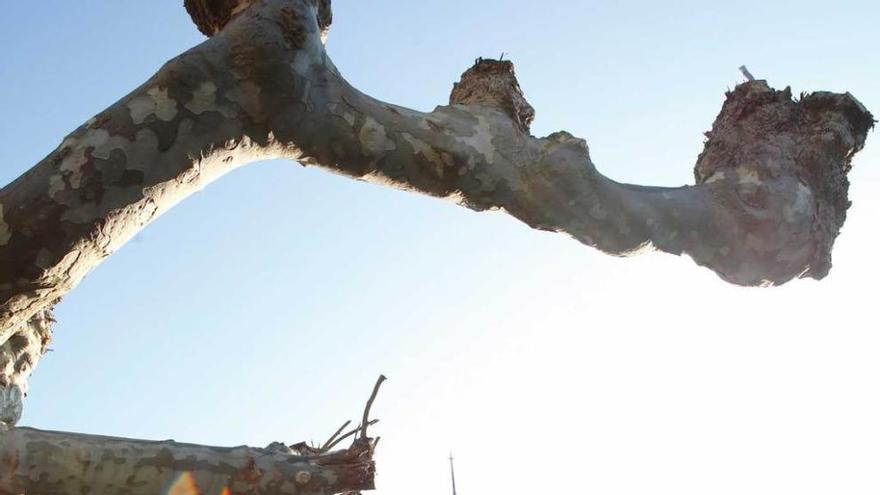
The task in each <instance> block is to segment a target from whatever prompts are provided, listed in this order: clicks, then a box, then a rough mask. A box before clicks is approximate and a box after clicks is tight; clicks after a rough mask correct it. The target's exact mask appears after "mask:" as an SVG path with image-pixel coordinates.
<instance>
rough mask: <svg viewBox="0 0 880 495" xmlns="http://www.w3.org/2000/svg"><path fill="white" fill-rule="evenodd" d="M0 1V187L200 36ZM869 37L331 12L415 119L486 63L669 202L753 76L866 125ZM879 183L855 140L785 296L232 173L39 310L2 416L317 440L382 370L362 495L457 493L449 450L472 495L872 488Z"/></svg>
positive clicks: (766, 13)
mask: <svg viewBox="0 0 880 495" xmlns="http://www.w3.org/2000/svg"><path fill="white" fill-rule="evenodd" d="M6 3H7V5H4V6H3V9H2V14H0V44H2V46H4V47H5V50H4V57H3V61H2V62H0V108H2V111H3V117H4V118H3V119H0V141H2V142H3V146H2V147H0V184H6V183H8V182H9V181H11V180H12V179H14V178H15V177H17V176H19V175H20V174H21V173H23V172H24V171H26V170H27V169H28V168H30V167H31V166H33V164H35V163H36V162H37V161H39V160H40V159H41V158H42V157H43V156H45V155H46V154H47V153H49V152H50V151H52V150H53V149H54V148H55V147H56V146H57V145H58V144H59V143H60V142H61V140H62V138H63V137H64V136H65V135H66V134H67V133H68V132H70V131H71V130H73V129H74V128H76V127H77V126H78V125H80V124H81V123H82V122H84V121H86V120H87V119H89V118H90V117H91V116H93V115H94V114H96V113H98V112H99V111H100V110H101V109H103V108H105V107H106V106H108V105H110V104H112V103H113V102H114V101H116V100H117V99H119V98H120V97H122V96H123V95H125V94H126V93H128V92H129V91H130V90H132V89H133V88H135V87H136V86H138V85H139V84H140V83H142V82H143V81H144V80H146V79H147V78H148V77H149V76H151V75H152V74H153V73H154V72H155V71H156V70H157V69H158V68H159V67H160V66H161V65H162V64H163V63H164V62H165V61H166V60H168V59H170V58H171V57H173V56H175V55H176V54H178V53H180V52H181V51H183V50H185V49H187V48H189V47H191V46H193V45H195V44H197V43H199V42H201V40H202V39H203V38H202V36H201V35H200V34H199V33H198V31H197V30H196V29H195V27H194V26H193V25H192V24H191V22H190V20H189V18H188V17H187V16H186V14H185V11H184V9H183V8H182V6H181V2H179V1H177V0H155V1H150V2H135V1H133V0H125V1H118V0H113V1H111V0H103V1H101V0H94V1H90V2H71V1H65V0H44V1H41V2H6ZM548 4H549V5H548ZM878 21H880V4H878V3H877V2H875V1H868V0H865V1H855V0H841V1H838V2H833V3H832V2H818V1H803V0H802V1H790V2H789V1H742V2H716V1H707V0H704V1H699V2H698V1H666V2H652V1H621V2H586V1H575V0H558V1H555V2H534V1H525V0H508V1H501V0H482V1H480V2H472V1H465V0H422V1H418V2H401V1H392V0H371V1H369V2H360V1H358V2H356V1H353V0H336V1H335V2H334V26H333V30H332V31H331V35H330V39H329V42H328V51H329V53H330V56H331V57H332V58H333V60H334V62H335V63H336V65H337V66H338V67H339V68H340V70H341V71H342V73H343V74H344V75H345V76H346V77H347V78H348V80H349V81H350V82H351V83H352V84H354V85H355V86H356V87H358V88H359V89H361V90H362V91H364V92H366V93H368V94H370V95H372V96H374V97H377V98H380V99H384V100H386V101H390V102H393V103H396V104H400V105H404V106H408V107H411V108H415V109H419V110H430V109H432V108H434V107H435V106H436V105H441V104H444V103H445V102H446V101H447V99H448V94H449V90H450V89H451V87H452V83H453V82H454V81H456V80H458V77H459V76H460V74H461V73H462V72H463V71H464V70H465V69H467V68H468V67H469V66H470V65H471V64H472V63H473V60H474V59H475V58H477V57H480V56H482V57H497V56H498V55H500V54H501V53H502V52H503V53H504V54H505V58H506V59H511V60H513V61H514V63H515V64H516V70H517V75H518V77H519V81H520V84H521V86H522V87H523V90H524V91H525V95H526V98H527V99H528V100H529V102H530V103H531V104H532V106H534V107H535V109H536V112H537V118H536V120H535V122H534V124H533V126H532V132H533V133H534V134H535V135H538V136H541V135H546V134H549V133H551V132H554V131H557V130H560V129H564V130H567V131H569V132H571V133H573V134H574V135H576V136H579V137H583V138H585V139H587V141H588V143H589V145H590V149H591V155H592V158H593V160H594V162H595V163H596V165H597V166H598V168H599V169H600V170H601V171H602V172H603V173H605V174H606V175H608V176H610V177H611V178H613V179H615V180H618V181H624V182H631V183H640V184H651V185H666V186H677V185H682V184H687V183H692V180H693V179H692V177H693V175H692V167H693V163H694V162H695V160H696V156H697V154H698V153H699V152H700V150H701V147H702V142H703V136H702V132H704V131H706V130H708V129H709V128H710V126H711V123H712V121H713V120H714V118H715V116H716V115H717V113H718V111H719V110H720V108H721V103H722V101H723V97H724V92H725V91H726V90H728V89H730V88H732V87H733V86H735V85H736V84H737V83H739V82H741V81H742V76H741V75H740V74H739V71H738V70H737V68H738V67H739V66H740V65H742V64H745V65H747V66H748V68H749V70H750V71H751V72H752V73H753V74H754V75H755V76H756V77H758V78H764V79H768V81H769V83H770V84H771V85H772V86H775V87H777V88H779V89H782V88H783V87H785V86H787V85H790V86H791V87H792V90H793V92H794V93H795V94H798V93H799V92H801V91H814V90H830V91H836V92H844V91H850V92H851V93H852V94H853V95H855V96H856V97H857V98H858V99H859V100H860V101H861V102H862V103H863V104H864V105H865V106H866V107H867V108H868V109H870V110H873V111H874V113H875V115H876V114H880V86H878V84H877V81H878V80H880V58H878V55H877V54H878V52H880V50H878V49H880V46H878V45H880V44H878V38H877V36H876V32H877V23H878ZM878 165H880V141H878V136H877V134H876V132H875V133H873V134H872V135H870V136H869V138H868V143H867V146H866V148H865V150H864V151H862V152H861V153H860V154H859V155H857V157H856V159H855V160H854V168H853V171H852V172H851V174H850V179H851V181H852V187H851V189H850V198H851V200H852V201H853V206H852V208H851V209H850V211H849V217H848V220H847V223H846V225H845V226H844V228H843V231H842V233H841V235H840V237H839V238H838V241H837V244H836V246H835V251H834V268H833V269H832V271H831V273H830V275H829V276H828V277H827V278H826V279H825V280H822V281H820V282H816V281H813V280H800V281H794V282H791V283H790V284H788V285H785V286H783V287H779V288H773V289H745V288H740V287H734V286H731V285H727V284H725V283H724V282H722V281H721V280H720V279H719V278H717V277H716V276H715V275H714V274H712V273H711V272H709V271H707V270H705V269H702V268H698V267H697V266H696V265H694V263H693V262H692V261H691V260H690V259H688V258H677V257H673V256H670V255H662V254H648V255H642V256H639V257H636V258H629V259H620V258H612V257H609V256H606V255H603V254H601V253H599V252H598V251H595V250H592V249H590V248H587V247H584V246H581V245H579V244H578V243H577V242H575V241H573V240H571V239H568V238H566V237H565V236H563V235H557V234H550V233H546V232H538V231H534V230H530V229H528V228H527V227H526V226H525V225H523V224H521V223H519V222H518V221H516V220H515V219H513V218H511V217H509V216H506V215H504V214H502V213H497V212H494V213H492V212H490V213H475V212H471V211H469V210H466V209H464V208H461V207H458V206H456V205H454V204H452V203H447V202H443V201H440V200H437V199H433V198H428V197H423V196H419V195H416V194H413V193H407V192H401V191H396V190H392V189H388V188H383V187H381V186H376V185H370V184H365V183H361V182H357V181H353V180H350V179H347V178H343V177H339V176H335V175H332V174H328V173H326V172H322V171H319V170H315V169H306V168H303V167H300V166H298V165H297V164H296V163H293V162H283V161H271V162H262V163H258V164H253V165H250V166H248V167H243V168H241V169H238V170H235V171H234V172H232V173H230V174H228V175H227V176H225V177H223V178H222V179H220V180H219V181H217V182H216V183H214V184H212V185H210V186H208V187H207V188H206V189H205V190H204V191H202V192H200V193H198V194H196V195H194V196H192V197H190V198H189V199H187V200H186V201H184V202H183V203H181V204H180V205H178V206H177V207H175V208H174V209H173V210H171V211H170V212H169V213H167V214H166V215H164V216H163V217H161V218H159V219H158V220H157V221H155V222H154V223H153V224H152V225H150V226H149V227H148V228H147V229H145V230H144V231H143V232H142V233H141V234H140V235H138V236H137V237H136V238H134V239H133V240H132V241H131V242H130V243H129V244H127V245H126V246H124V247H123V248H122V249H121V250H120V251H119V252H117V253H116V254H115V255H114V256H112V257H111V258H109V259H108V260H106V261H105V262H104V263H103V264H102V265H101V266H99V267H98V268H97V269H96V270H95V271H94V272H92V273H91V274H90V275H89V276H88V277H87V278H86V279H85V280H84V281H83V282H82V283H81V284H80V286H79V287H77V288H76V289H75V290H74V291H72V292H71V293H70V294H69V295H68V296H67V297H66V298H65V299H64V300H63V301H62V302H61V304H59V305H58V307H57V311H56V316H57V319H58V323H57V325H56V327H55V332H56V334H55V341H54V343H53V345H52V349H53V352H51V353H49V354H47V355H46V356H45V357H44V358H43V360H42V361H41V363H40V364H39V366H38V368H37V370H36V373H35V375H34V376H33V378H32V380H31V393H30V396H29V398H28V401H27V403H26V408H25V415H24V418H23V420H22V424H23V425H28V426H34V427H38V428H42V429H50V430H66V431H78V432H86V433H95V434H106V435H117V436H128V437H135V438H146V439H168V438H174V439H176V440H179V441H185V442H197V443H205V444H210V445H239V444H249V445H255V446H263V445H266V444H268V443H269V442H271V441H276V440H277V441H284V442H287V443H294V442H298V441H301V440H315V441H320V440H323V439H324V438H326V437H327V436H329V435H330V434H331V433H332V432H333V431H334V430H335V429H336V428H337V427H338V426H339V425H340V424H342V422H343V421H345V420H347V419H352V420H355V421H357V418H359V416H360V414H361V411H362V408H363V405H364V402H365V401H366V399H367V397H368V395H369V393H370V390H371V387H372V386H373V383H374V382H375V380H376V378H377V377H378V375H379V374H380V373H384V374H385V375H387V376H388V377H389V381H388V382H387V383H386V384H385V385H383V389H382V391H381V393H380V395H379V398H378V399H377V401H376V403H375V405H374V408H373V412H374V415H375V416H376V417H378V418H380V419H381V422H380V423H379V424H378V425H377V426H376V427H374V429H373V432H374V433H375V434H378V435H381V437H382V442H381V444H380V446H379V449H378V451H377V454H376V461H377V467H378V475H377V483H378V490H377V492H376V493H378V494H381V495H404V494H409V493H419V494H420V495H441V494H449V493H451V487H450V482H449V472H448V461H447V457H448V455H449V452H450V451H453V452H454V454H455V457H456V480H457V484H458V492H459V493H460V494H461V495H476V494H490V493H509V494H527V493H528V494H532V493H560V492H566V493H590V494H602V495H605V494H607V495H623V494H644V493H675V494H676V495H691V494H692V495H697V494H700V495H704V494H706V493H712V494H742V493H750V494H753V495H758V494H768V495H769V494H773V495H781V494H798V495H805V494H827V493H847V494H850V495H858V494H876V493H878V492H880V470H878V467H877V466H880V421H878V420H877V418H880V394H878V386H880V359H878V355H880V324H878V322H877V311H876V307H877V298H876V294H877V288H876V281H877V280H878V279H880V268H878V263H877V262H876V246H877V245H878V244H880V234H878V232H877V228H876V225H877V219H878V218H880V194H878V193H880V167H878Z"/></svg>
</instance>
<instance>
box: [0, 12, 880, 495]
mask: <svg viewBox="0 0 880 495" xmlns="http://www.w3.org/2000/svg"><path fill="white" fill-rule="evenodd" d="M185 4H186V8H187V10H188V12H189V13H190V15H191V16H192V18H193V21H194V22H195V23H196V25H197V27H198V28H199V29H200V30H201V31H202V32H203V33H205V34H206V35H208V36H209V39H208V40H207V41H205V42H204V43H202V44H200V45H198V46H197V47H195V48H193V49H191V50H188V51H186V52H184V53H183V54H182V55H180V56H178V57H176V58H175V59H173V60H171V61H169V62H168V63H167V64H165V65H164V66H163V67H162V68H161V69H160V70H159V72H158V73H157V74H156V75H155V76H153V77H152V78H150V79H149V80H148V81H147V82H146V83H144V84H143V85H142V86H141V87H139V88H137V89H135V90H134V91H133V92H132V93H130V94H129V95H127V96H125V97H124V98H122V99H121V100H119V101H118V102H117V103H115V104H113V105H112V106H110V107H109V108H107V109H106V110H104V111H102V112H100V113H99V114H98V115H96V116H95V117H93V118H92V119H90V120H89V121H88V122H86V123H84V124H83V125H82V126H80V127H79V128H78V129H76V130H75V131H73V132H72V133H71V134H70V135H69V136H67V137H66V138H65V139H64V140H63V141H62V142H61V144H60V145H59V146H58V147H57V148H56V149H55V150H54V151H52V152H51V153H50V154H49V155H48V156H47V157H46V158H45V159H43V160H42V161H41V162H39V163H38V164H36V165H35V166H34V167H33V168H32V169H30V170H29V171H28V172H26V173H25V174H24V175H22V176H21V177H19V178H18V179H16V180H15V181H13V182H12V183H10V184H9V185H7V186H5V187H3V188H2V189H0V346H2V349H0V421H2V423H0V428H2V427H3V426H4V425H5V427H7V428H9V427H12V426H14V425H15V423H16V422H17V420H18V418H19V415H20V411H21V399H22V397H23V396H24V393H25V392H26V380H27V377H28V375H29V374H30V372H31V370H32V369H33V367H34V365H35V364H36V362H37V360H38V359H39V357H40V355H42V353H43V352H44V351H45V348H46V345H47V343H48V341H49V339H50V338H51V328H50V326H51V321H52V319H51V313H50V309H51V307H52V305H53V304H55V302H56V301H57V300H58V299H59V298H61V297H62V296H63V295H64V294H65V293H66V292H67V291H69V290H71V289H72V288H73V287H74V286H76V284H77V283H78V282H79V281H80V280H82V278H83V277H84V276H85V275H86V274H87V273H88V272H89V271H90V270H91V269H93V268H94V267H95V266H97V264H98V263H100V262H101V261H102V260H103V259H104V258H106V257H107V256H109V255H110V254H112V253H113V252H114V251H115V250H116V249H118V248H119V247H120V246H121V245H122V244H124V243H125V242H126V241H127V240H128V239H130V238H131V237H132V236H133V235H135V234H136V233H137V232H138V231H139V230H141V229H142V228H143V227H144V226H146V225H147V224H148V223H149V222H150V221H152V220H153V219H155V218H156V217H158V216H159V215H161V214H162V213H163V212H165V211H167V210H168V209H169V208H171V207H172V206H173V205H174V204H176V203H177V202H178V201H180V200H182V199H184V198H186V197H187V196H188V195H190V194H192V193H193V192H195V191H197V190H199V189H201V188H202V187H204V186H205V185H206V184H208V183H209V182H211V181H212V180H214V179H216V178H218V177H220V176H222V175H223V174H225V173H227V172H229V171H230V170H232V169H234V168H235V167H237V166H240V165H244V164H246V163H250V162H253V161H256V160H260V159H267V158H289V159H291V160H295V161H298V162H299V163H301V164H303V165H309V166H317V167H321V168H324V169H327V170H329V171H332V172H335V173H339V174H342V175H346V176H349V177H352V178H355V179H358V180H365V181H370V182H374V183H379V184H385V185H388V186H391V187H396V188H399V189H404V190H409V191H416V192H420V193H423V194H427V195H431V196H435V197H439V198H446V199H448V200H452V201H455V202H457V203H459V204H461V205H463V206H465V207H467V208H471V209H473V210H490V209H501V210H504V211H506V212H508V213H509V214H511V215H512V216H514V217H515V218H517V219H519V220H521V221H523V222H524V223H526V224H527V225H529V226H531V227H533V228H536V229H542V230H549V231H556V232H563V233H566V234H568V235H570V236H571V237H574V238H575V239H577V240H578V241H580V242H582V243H584V244H586V245H588V246H592V247H595V248H597V249H600V250H602V251H604V252H606V253H609V254H612V255H617V256H628V255H632V254H635V253H640V252H644V251H646V250H660V251H663V252H667V253H671V254H676V255H681V254H686V255H688V256H690V257H691V258H692V259H693V260H694V261H695V262H696V263H697V264H699V265H702V266H705V267H707V268H709V269H711V270H713V271H714V272H715V273H717V274H718V275H719V276H720V277H721V278H722V279H724V280H726V281H727V282H730V283H734V284H739V285H747V286H767V285H777V284H782V283H785V282H787V281H789V280H791V279H793V278H797V277H813V278H817V279H819V278H822V277H824V276H825V275H826V274H827V273H828V270H829V268H830V266H831V249H832V246H833V243H834V240H835V238H836V236H837V234H838V232H839V231H840V228H841V225H842V224H843V222H844V220H845V217H846V210H847V208H848V207H849V200H848V199H847V188H848V181H847V177H846V174H847V172H848V171H849V168H850V163H851V160H852V157H853V155H854V154H855V153H856V152H858V151H859V150H860V149H861V148H862V147H863V145H864V143H865V139H866V136H867V134H868V131H869V130H870V129H871V128H872V127H873V124H874V120H873V117H872V115H871V114H870V113H869V112H868V111H867V110H866V109H865V108H864V107H863V106H862V105H861V104H860V103H859V102H858V100H856V99H855V98H854V97H853V96H852V95H850V94H849V93H845V94H835V93H829V92H816V93H812V94H805V95H801V96H800V97H799V98H797V99H793V98H792V95H791V92H790V90H789V89H788V88H786V89H784V90H781V91H779V90H775V89H773V88H771V87H770V86H769V85H768V84H767V83H766V82H765V81H751V80H750V81H748V82H745V83H743V84H740V85H738V86H737V87H736V88H735V89H734V90H733V91H730V92H728V93H727V94H726V98H725V101H724V104H723V105H722V108H721V111H720V113H719V115H718V116H717V118H716V120H715V122H714V124H713V126H712V129H711V130H710V131H709V132H707V133H706V137H707V140H706V143H705V149H704V150H703V152H702V153H701V154H700V156H699V157H698V158H697V162H696V165H695V170H694V172H695V179H696V181H695V184H694V185H689V186H683V187H674V188H666V187H650V186H636V185H630V184H622V183H619V182H615V181H613V180H611V179H609V178H607V177H605V176H603V175H602V174H600V173H599V172H598V170H597V169H596V167H595V165H594V164H593V163H592V161H591V159H590V156H589V150H588V148H587V144H586V141H584V140H583V139H580V138H577V137H574V136H572V135H571V134H569V133H567V132H564V131H560V132H556V133H553V134H551V135H549V136H546V137H535V136H532V135H531V134H530V132H529V126H530V124H531V121H532V119H533V117H534V109H533V108H532V107H531V106H530V105H529V104H528V102H527V101H526V100H525V98H524V96H523V93H522V91H521V89H520V87H519V84H518V83H517V80H516V77H515V74H514V68H513V64H512V63H511V62H509V61H501V60H488V59H478V60H477V61H476V63H475V64H474V65H473V67H471V68H470V69H468V70H467V71H466V72H465V73H464V74H463V75H462V78H461V80H460V81H459V82H458V83H456V84H455V85H454V87H453V90H452V94H451V96H450V101H449V103H448V104H447V105H441V106H438V107H437V108H436V109H434V110H433V111H432V112H418V111H414V110H410V109H407V108H404V107H401V106H397V105H394V104H390V103H385V102H382V101H378V100H376V99H373V98H371V97H369V96H367V95H365V94H363V93H361V92H360V91H358V90H357V89H356V88H354V87H352V86H351V85H350V84H348V82H346V80H345V79H344V78H343V77H342V76H341V74H340V73H339V71H338V70H337V69H336V67H335V66H334V65H333V62H332V61H331V60H330V58H329V57H328V55H327V53H326V52H325V50H324V44H323V41H324V40H325V38H326V36H327V34H328V31H329V27H330V23H331V20H332V11H331V6H330V1H329V0H186V1H185ZM23 435H24V434H23V433H18V432H16V430H12V434H6V435H5V436H3V437H2V440H3V441H4V442H10V441H17V440H16V439H20V438H23ZM0 479H2V475H0ZM7 489H8V488H7Z"/></svg>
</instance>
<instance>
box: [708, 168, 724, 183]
mask: <svg viewBox="0 0 880 495" xmlns="http://www.w3.org/2000/svg"><path fill="white" fill-rule="evenodd" d="M719 180H724V171H723V170H719V171H717V172H715V173H714V174H712V175H711V176H709V178H708V179H706V181H705V183H706V184H711V183H713V182H718V181H719Z"/></svg>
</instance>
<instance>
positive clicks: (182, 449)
mask: <svg viewBox="0 0 880 495" xmlns="http://www.w3.org/2000/svg"><path fill="white" fill-rule="evenodd" d="M372 454H373V447H372V445H371V442H370V441H369V440H358V441H356V442H355V443H354V444H353V445H352V446H351V447H349V448H348V449H345V450H339V451H336V452H330V453H326V454H321V455H309V456H303V455H296V454H294V453H293V451H291V450H290V449H289V448H286V447H283V446H278V445H277V444H273V445H272V446H270V447H268V448H265V449H260V448H252V447H229V448H226V447H207V446H202V445H190V444H183V443H176V442H174V441H170V440H169V441H163V442H150V441H145V440H132V439H125V438H115V437H104V436H96V435H81V434H75V433H60V432H52V431H40V430H34V429H31V428H15V429H13V430H11V431H8V432H6V433H0V495H12V494H19V493H32V494H52V495H79V494H82V493H118V494H125V495H156V494H162V493H169V494H196V493H204V494H217V495H221V494H222V495H239V494H240V495H245V494H261V495H284V494H286V495H295V494H296V495H299V494H303V493H310V494H316V495H317V494H334V493H344V492H349V491H358V490H372V489H373V488H374V483H373V476H374V472H375V469H374V465H373V460H372Z"/></svg>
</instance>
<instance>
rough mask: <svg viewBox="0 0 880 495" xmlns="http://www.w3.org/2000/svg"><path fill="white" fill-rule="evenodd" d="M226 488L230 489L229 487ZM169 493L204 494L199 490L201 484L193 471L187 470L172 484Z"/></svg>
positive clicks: (170, 494) (176, 494)
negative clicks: (197, 481)
mask: <svg viewBox="0 0 880 495" xmlns="http://www.w3.org/2000/svg"><path fill="white" fill-rule="evenodd" d="M224 490H227V491H228V488H226V489H224ZM167 495H202V491H201V490H199V485H198V484H197V483H196V480H195V478H193V475H192V473H191V472H189V471H185V472H183V473H182V474H181V475H180V476H178V477H177V479H176V480H175V481H174V483H172V484H171V487H169V488H168V494H167Z"/></svg>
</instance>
